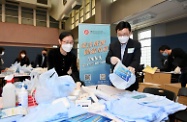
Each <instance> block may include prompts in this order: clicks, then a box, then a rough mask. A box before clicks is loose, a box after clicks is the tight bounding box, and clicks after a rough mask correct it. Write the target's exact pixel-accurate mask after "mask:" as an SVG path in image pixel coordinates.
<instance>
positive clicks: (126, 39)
mask: <svg viewBox="0 0 187 122" xmlns="http://www.w3.org/2000/svg"><path fill="white" fill-rule="evenodd" d="M118 40H119V42H120V43H127V41H128V40H129V36H118Z"/></svg>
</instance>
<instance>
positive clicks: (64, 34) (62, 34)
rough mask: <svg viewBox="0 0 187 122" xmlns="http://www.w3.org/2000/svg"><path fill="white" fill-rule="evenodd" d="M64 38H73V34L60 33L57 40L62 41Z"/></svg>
mask: <svg viewBox="0 0 187 122" xmlns="http://www.w3.org/2000/svg"><path fill="white" fill-rule="evenodd" d="M66 36H72V37H73V38H74V36H73V34H72V33H71V32H67V31H66V32H62V33H61V34H60V35H59V39H60V40H61V41H62V39H63V38H65V37H66Z"/></svg>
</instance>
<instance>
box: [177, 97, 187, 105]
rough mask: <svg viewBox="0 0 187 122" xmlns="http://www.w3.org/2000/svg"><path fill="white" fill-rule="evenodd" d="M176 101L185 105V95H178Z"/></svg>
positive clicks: (186, 100)
mask: <svg viewBox="0 0 187 122" xmlns="http://www.w3.org/2000/svg"><path fill="white" fill-rule="evenodd" d="M177 102H179V103H181V104H183V105H186V106H187V97H185V96H180V97H178V101H177Z"/></svg>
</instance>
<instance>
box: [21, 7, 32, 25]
mask: <svg viewBox="0 0 187 122" xmlns="http://www.w3.org/2000/svg"><path fill="white" fill-rule="evenodd" d="M21 21H22V24H28V25H33V9H32V8H25V7H22V8H21Z"/></svg>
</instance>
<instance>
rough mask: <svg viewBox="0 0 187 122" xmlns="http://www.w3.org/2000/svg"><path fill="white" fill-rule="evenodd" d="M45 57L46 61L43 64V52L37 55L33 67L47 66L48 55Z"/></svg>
mask: <svg viewBox="0 0 187 122" xmlns="http://www.w3.org/2000/svg"><path fill="white" fill-rule="evenodd" d="M44 57H45V58H44V62H43V64H42V55H41V54H40V55H37V57H36V60H35V63H34V66H33V67H37V65H38V66H39V67H42V68H44V67H47V56H44Z"/></svg>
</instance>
